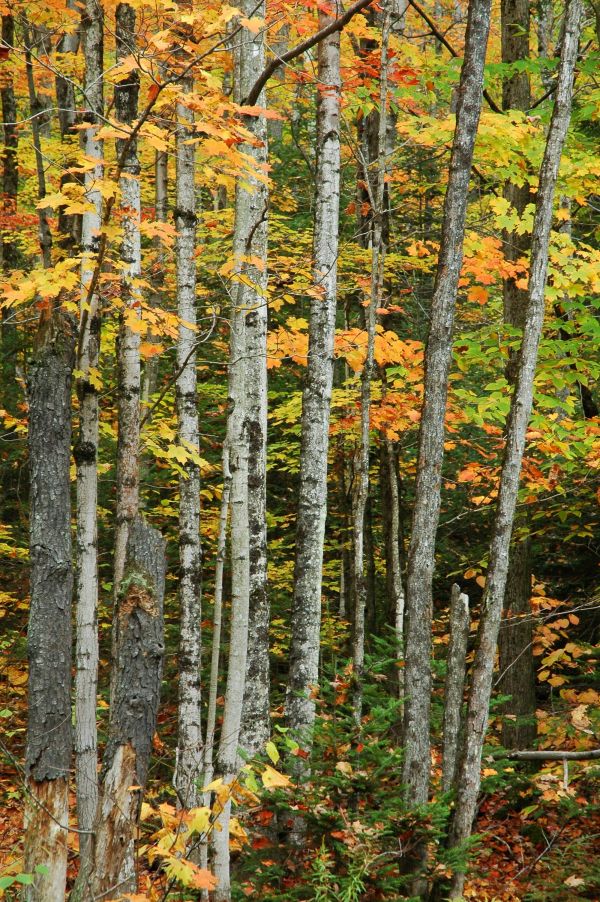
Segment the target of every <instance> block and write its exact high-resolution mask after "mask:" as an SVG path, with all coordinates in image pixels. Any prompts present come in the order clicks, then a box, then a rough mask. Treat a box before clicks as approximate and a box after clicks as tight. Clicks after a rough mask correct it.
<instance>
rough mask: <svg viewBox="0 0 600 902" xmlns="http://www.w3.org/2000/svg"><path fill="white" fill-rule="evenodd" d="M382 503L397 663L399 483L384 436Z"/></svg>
mask: <svg viewBox="0 0 600 902" xmlns="http://www.w3.org/2000/svg"><path fill="white" fill-rule="evenodd" d="M381 506H382V508H383V528H384V542H385V583H386V591H387V605H386V608H387V618H388V622H389V623H392V624H393V625H394V630H395V633H396V655H397V657H398V664H400V663H402V664H403V663H404V662H403V656H404V605H405V597H404V585H403V583H402V545H403V542H402V533H401V528H400V485H399V480H398V451H397V448H396V445H395V444H394V442H392V441H390V440H389V439H388V438H387V437H382V439H381ZM398 693H399V695H400V697H401V698H402V697H403V696H404V667H399V668H398Z"/></svg>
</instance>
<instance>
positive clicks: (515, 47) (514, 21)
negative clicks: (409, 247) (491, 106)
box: [499, 0, 536, 748]
mask: <svg viewBox="0 0 600 902" xmlns="http://www.w3.org/2000/svg"><path fill="white" fill-rule="evenodd" d="M501 15H502V62H503V63H507V64H511V63H516V62H519V61H522V60H528V59H529V36H530V35H529V32H530V11H529V0H502V12H501ZM530 106H531V90H530V85H529V74H528V73H527V72H514V73H512V74H511V75H510V76H509V77H508V78H506V79H505V80H504V83H503V85H502V107H503V109H505V110H520V111H522V112H526V111H527V110H528V109H529V107H530ZM504 196H505V198H506V199H507V200H508V201H509V203H510V204H511V205H512V206H513V207H514V209H515V210H516V212H517V213H518V214H519V216H522V215H523V213H524V212H525V208H526V206H527V204H529V203H531V199H532V195H531V191H530V188H529V184H528V183H527V182H526V183H525V184H524V185H515V184H513V183H512V182H508V183H507V185H506V186H505V188H504ZM529 243H530V241H529V236H528V235H522V236H520V235H517V234H516V232H515V231H514V230H513V231H511V232H510V233H508V234H505V235H504V255H505V257H506V259H507V260H510V261H515V260H518V259H519V258H521V257H524V256H526V255H527V252H528V250H529ZM503 295H504V321H505V322H506V323H508V324H509V325H511V326H516V327H517V328H519V329H523V325H524V322H525V316H526V312H527V291H525V290H524V289H522V288H518V287H517V285H516V284H515V279H505V280H504V284H503ZM517 363H518V361H517V355H516V354H513V355H512V358H511V360H510V361H509V365H508V368H507V376H508V379H509V381H510V382H511V383H512V384H514V375H515V369H516V366H517ZM520 526H521V528H519V524H517V527H516V529H515V530H514V531H513V544H512V550H511V553H510V562H509V570H508V578H507V582H506V597H505V599H504V612H505V615H506V617H507V618H508V617H510V618H511V619H510V620H509V621H507V623H506V625H505V628H504V629H503V630H502V631H501V634H500V643H499V652H500V673H501V674H502V675H503V676H502V679H501V688H500V691H501V693H502V694H503V695H510V696H511V698H510V700H509V701H507V702H506V703H505V704H504V706H503V711H504V713H505V714H506V715H507V719H505V721H504V723H503V727H502V741H503V743H504V744H505V746H506V748H527V747H529V746H531V745H532V744H533V742H534V740H535V736H536V727H535V667H534V663H533V651H532V642H531V638H532V632H533V628H532V621H531V576H530V563H529V549H530V543H529V540H528V538H527V536H524V537H521V533H523V531H524V527H526V524H525V523H524V522H522V523H521V524H520ZM517 618H520V619H517ZM521 643H522V644H521ZM515 718H516V719H515Z"/></svg>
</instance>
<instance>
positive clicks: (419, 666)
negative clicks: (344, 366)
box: [404, 0, 491, 805]
mask: <svg viewBox="0 0 600 902" xmlns="http://www.w3.org/2000/svg"><path fill="white" fill-rule="evenodd" d="M490 6H491V0H472V2H471V3H470V4H469V17H468V21H467V33H466V38H465V51H464V60H463V65H462V69H461V75H460V85H459V89H458V105H457V111H456V128H455V132H454V140H453V144H452V155H451V158H450V171H449V175H448V188H447V191H446V198H445V202H444V220H443V226H442V235H441V244H440V253H439V259H438V267H437V272H436V278H435V284H434V292H433V299H432V306H431V321H430V327H429V338H428V341H427V350H426V354H425V385H424V400H423V409H422V414H421V426H420V430H419V452H418V461H417V480H416V488H415V506H414V510H413V518H412V531H411V542H410V549H409V555H408V577H407V594H406V618H405V628H404V637H405V661H406V666H405V691H406V700H405V703H404V714H405V719H404V741H405V758H404V784H405V787H406V801H407V803H408V804H409V805H419V804H423V803H425V802H426V801H427V797H428V790H429V774H430V751H429V722H430V712H429V708H430V697H431V669H430V668H431V665H430V658H431V617H432V579H433V569H434V564H435V539H436V533H437V526H438V520H439V511H440V492H441V483H442V461H443V456H444V416H445V411H446V400H447V392H448V375H449V372H450V363H451V360H452V330H453V325H454V308H455V304H456V293H457V289H458V280H459V276H460V268H461V264H462V256H463V240H464V229H465V217H466V209H467V199H468V192H469V178H470V174H471V163H472V160H473V148H474V145H475V137H476V134H477V128H478V125H479V116H480V114H481V102H482V92H483V66H484V63H485V53H486V47H487V40H488V33H489V27H490Z"/></svg>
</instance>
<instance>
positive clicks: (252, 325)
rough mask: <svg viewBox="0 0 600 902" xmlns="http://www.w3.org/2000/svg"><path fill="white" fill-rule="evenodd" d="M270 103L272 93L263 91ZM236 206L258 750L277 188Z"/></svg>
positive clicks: (260, 153)
mask: <svg viewBox="0 0 600 902" xmlns="http://www.w3.org/2000/svg"><path fill="white" fill-rule="evenodd" d="M242 8H243V9H244V10H245V11H246V15H248V16H250V15H253V14H256V15H259V16H261V17H264V16H265V7H264V6H261V7H259V9H258V11H257V12H256V13H255V12H254V9H255V3H254V0H245V5H243V6H242ZM264 64H265V41H264V34H263V33H262V32H259V34H257V35H255V36H254V37H253V40H252V42H251V44H250V46H249V47H248V48H246V47H243V48H241V52H240V65H239V78H238V86H237V87H238V89H239V91H240V92H241V93H240V96H241V97H242V98H243V97H245V95H246V93H247V92H248V91H249V89H250V88H251V86H252V84H253V83H254V81H255V80H256V78H257V77H258V76H259V75H260V73H261V71H262V69H263V67H264ZM258 105H259V106H262V107H264V106H265V105H266V98H265V95H264V92H263V94H261V96H260V97H259V100H258ZM247 125H248V127H249V128H250V130H251V131H252V133H253V135H254V137H255V139H256V142H257V143H256V146H254V147H252V148H251V149H250V152H251V155H252V157H253V159H254V161H255V164H256V165H257V166H258V167H260V168H264V167H266V164H267V160H268V139H267V120H266V119H265V117H264V116H252V117H251V118H250V119H248V121H247ZM239 201H240V204H239V206H238V207H236V216H237V217H239V219H236V227H237V223H238V221H239V224H240V228H241V229H242V230H243V231H242V232H241V234H240V238H243V239H244V241H245V250H244V254H246V255H247V256H251V257H252V258H253V260H254V261H256V262H255V263H254V264H253V265H252V266H250V267H248V269H247V272H246V276H247V278H248V279H249V280H250V283H251V284H246V285H242V284H241V285H240V303H241V305H242V306H244V307H245V308H246V395H247V404H248V412H247V439H248V522H249V529H250V610H249V620H248V658H247V665H246V686H245V691H244V703H243V711H242V725H241V734H240V745H241V746H242V748H243V749H244V750H245V751H246V752H247V753H248V754H250V755H255V754H256V753H257V752H259V751H262V750H263V749H264V747H265V743H266V742H267V740H268V739H269V736H270V735H271V720H270V706H269V620H270V608H269V598H268V591H267V512H266V506H267V494H266V492H267V279H268V273H267V218H268V205H269V186H268V185H265V184H264V183H263V182H261V181H259V180H253V192H252V195H249V194H248V193H247V192H240V195H239Z"/></svg>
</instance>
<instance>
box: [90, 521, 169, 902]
mask: <svg viewBox="0 0 600 902" xmlns="http://www.w3.org/2000/svg"><path fill="white" fill-rule="evenodd" d="M165 570H166V557H165V542H164V539H163V538H162V536H161V535H160V533H159V532H158V531H157V530H156V529H153V528H152V527H150V526H148V525H147V524H146V523H145V522H144V521H143V519H142V518H141V517H137V518H136V519H135V520H134V521H133V523H132V524H131V526H130V529H129V537H128V541H127V550H126V561H125V568H124V576H123V579H122V581H121V583H120V585H119V591H118V596H119V607H118V613H117V621H116V630H117V634H118V641H117V648H118V660H117V662H116V674H115V680H114V693H113V698H112V700H111V712H110V731H109V736H108V742H107V746H106V751H105V753H104V759H103V762H102V775H101V786H100V802H99V805H98V813H97V818H96V823H95V837H94V862H93V868H92V872H91V874H90V877H89V884H88V886H86V887H84V888H81V887H79V888H78V892H80V893H81V895H79V896H77V895H76V894H74V895H76V898H83V899H88V898H91V899H95V898H98V897H102V899H103V900H104V899H106V900H109V899H117V898H120V897H121V896H122V895H123V894H124V893H125V892H135V889H136V874H135V871H134V869H133V867H132V865H133V862H134V847H135V841H136V834H137V825H138V819H139V812H140V806H141V802H142V797H143V793H144V787H145V785H146V777H147V775H148V765H149V762H150V753H151V750H152V737H153V736H154V731H155V729H156V715H157V713H158V703H159V697H160V684H161V678H162V659H163V654H164V638H163V632H164V624H163V601H164V594H165Z"/></svg>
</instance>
